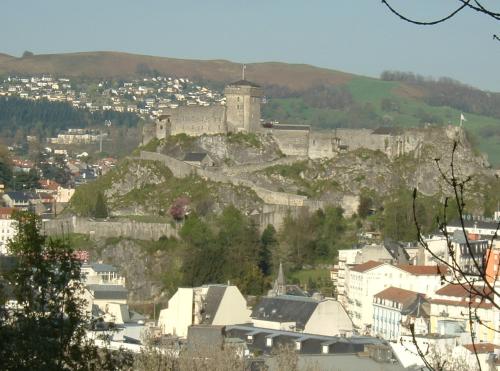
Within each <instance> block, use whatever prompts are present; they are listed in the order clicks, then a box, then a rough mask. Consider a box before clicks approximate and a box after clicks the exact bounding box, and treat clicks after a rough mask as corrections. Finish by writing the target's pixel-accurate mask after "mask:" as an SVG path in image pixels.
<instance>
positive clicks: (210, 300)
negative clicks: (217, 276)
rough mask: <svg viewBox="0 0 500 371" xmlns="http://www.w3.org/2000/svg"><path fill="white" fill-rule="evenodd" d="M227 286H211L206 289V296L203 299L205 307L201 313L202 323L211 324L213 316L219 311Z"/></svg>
mask: <svg viewBox="0 0 500 371" xmlns="http://www.w3.org/2000/svg"><path fill="white" fill-rule="evenodd" d="M226 289H227V286H222V285H220V286H219V285H211V286H209V287H208V291H207V296H206V297H205V307H204V312H203V317H204V319H203V323H204V324H210V325H211V324H212V321H213V320H214V317H215V314H216V313H217V311H218V310H219V305H220V302H221V301H222V297H223V296H224V293H225V292H226Z"/></svg>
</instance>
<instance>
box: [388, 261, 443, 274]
mask: <svg viewBox="0 0 500 371" xmlns="http://www.w3.org/2000/svg"><path fill="white" fill-rule="evenodd" d="M396 267H398V268H400V269H402V270H404V271H406V272H408V273H411V274H413V275H415V276H432V275H436V276H440V275H444V274H447V273H448V268H447V267H446V266H444V265H408V264H401V265H397V266H396Z"/></svg>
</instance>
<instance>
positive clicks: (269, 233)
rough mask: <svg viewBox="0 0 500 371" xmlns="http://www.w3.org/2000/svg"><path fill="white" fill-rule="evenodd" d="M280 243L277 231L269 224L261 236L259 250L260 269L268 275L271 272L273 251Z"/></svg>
mask: <svg viewBox="0 0 500 371" xmlns="http://www.w3.org/2000/svg"><path fill="white" fill-rule="evenodd" d="M277 245H278V240H277V232H276V229H274V227H273V226H272V225H271V224H269V225H268V226H267V227H266V229H264V232H262V236H261V237H260V250H259V269H260V270H261V272H262V274H263V275H265V276H268V275H270V274H271V268H272V266H271V261H272V252H273V250H275V249H276V247H277Z"/></svg>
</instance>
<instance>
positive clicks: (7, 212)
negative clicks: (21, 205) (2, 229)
mask: <svg viewBox="0 0 500 371" xmlns="http://www.w3.org/2000/svg"><path fill="white" fill-rule="evenodd" d="M14 210H16V209H14V208H13V207H0V219H10V217H11V216H12V213H13V212H14Z"/></svg>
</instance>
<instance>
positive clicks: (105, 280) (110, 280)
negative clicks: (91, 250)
mask: <svg viewBox="0 0 500 371" xmlns="http://www.w3.org/2000/svg"><path fill="white" fill-rule="evenodd" d="M81 272H82V277H83V282H84V284H86V285H91V284H93V285H122V286H125V278H124V277H122V276H121V274H120V273H118V269H116V267H114V266H112V265H109V264H102V263H88V264H83V265H82V268H81Z"/></svg>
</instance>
